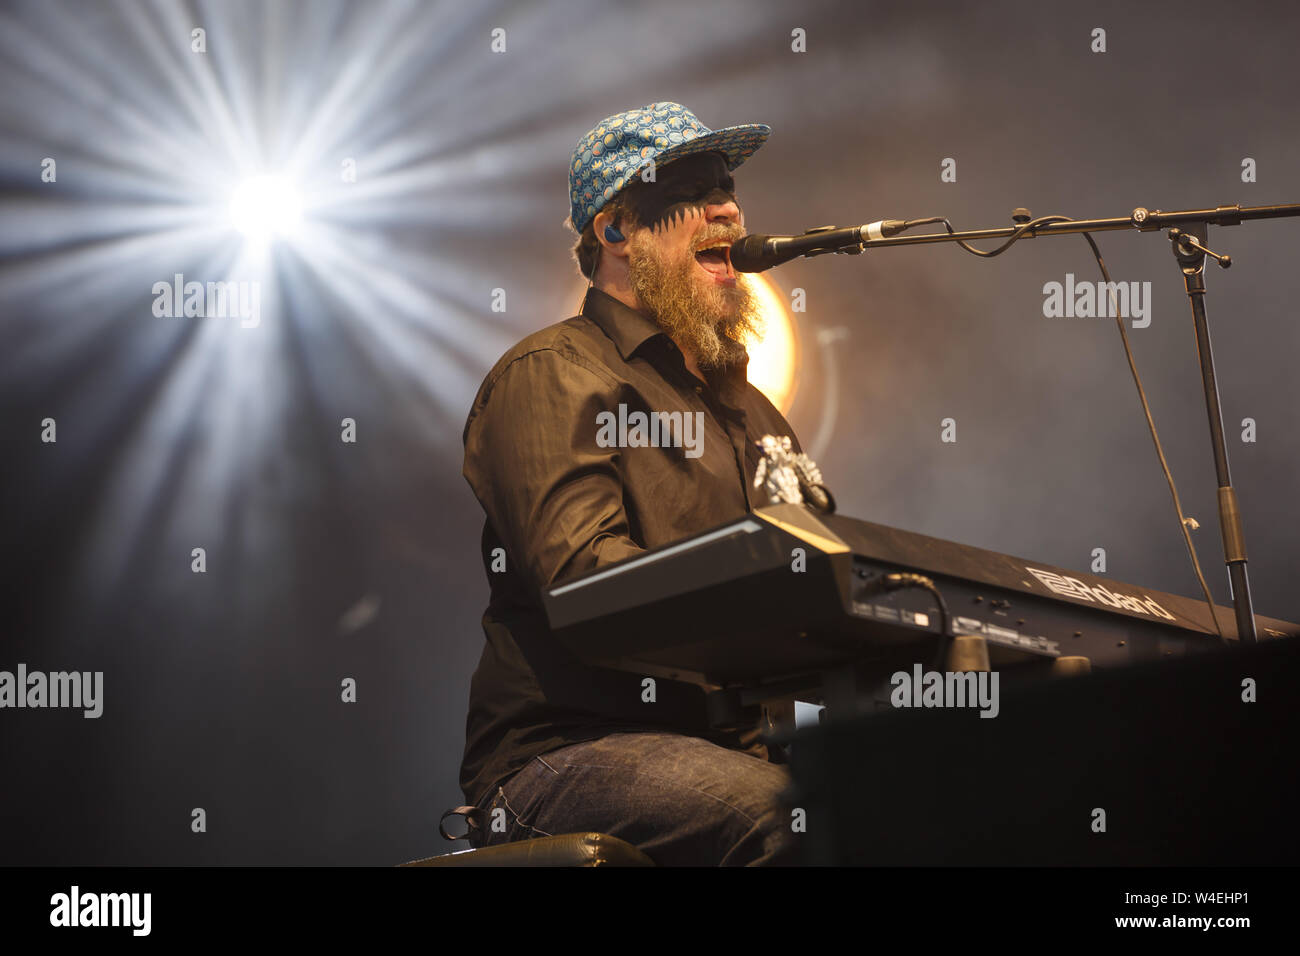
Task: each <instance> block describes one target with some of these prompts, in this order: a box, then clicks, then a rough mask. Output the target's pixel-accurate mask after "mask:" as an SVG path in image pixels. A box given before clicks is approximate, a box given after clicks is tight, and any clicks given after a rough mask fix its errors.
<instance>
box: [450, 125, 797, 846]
mask: <svg viewBox="0 0 1300 956" xmlns="http://www.w3.org/2000/svg"><path fill="white" fill-rule="evenodd" d="M769 132H770V129H769V128H768V127H767V126H761V125H748V126H735V127H729V128H726V129H720V130H716V131H714V130H710V129H709V128H707V127H705V126H704V125H703V124H702V123H700V121H699V120H698V119H697V118H696V117H695V115H694V114H693V113H691V112H690V111H689V110H687V109H686V108H685V107H683V106H681V105H680V104H677V103H667V102H663V103H653V104H651V105H649V106H646V107H643V108H641V109H637V110H629V111H627V112H625V113H620V114H617V115H615V116H611V117H608V118H606V119H605V120H603V121H602V122H600V123H599V124H597V125H596V127H595V128H594V129H592V130H591V131H590V132H589V133H588V134H587V135H586V136H584V137H583V138H582V139H581V140H579V142H578V145H577V148H576V149H575V150H574V152H573V156H572V159H571V161H570V163H569V198H570V207H571V208H570V216H569V222H570V223H571V225H572V227H573V228H574V229H575V230H576V231H577V232H578V234H579V237H580V238H579V239H578V242H577V246H576V248H575V255H576V258H577V260H578V265H579V268H580V270H581V271H582V273H583V275H584V276H585V277H587V278H588V279H589V280H590V286H589V288H588V290H587V294H586V297H585V299H584V301H583V303H582V307H581V310H580V314H579V315H577V316H574V317H573V318H570V319H567V320H565V321H563V322H559V323H558V324H555V325H552V326H550V327H548V328H545V329H542V330H541V331H540V332H535V333H533V334H532V335H529V336H528V337H527V338H525V339H524V340H523V341H522V342H520V343H519V344H518V345H516V346H515V347H514V348H512V349H511V350H510V351H509V352H507V353H506V354H505V355H504V356H503V357H502V358H501V360H500V361H499V362H497V364H496V365H495V366H494V367H493V369H492V370H491V371H490V372H489V373H488V376H487V378H486V379H485V380H484V382H483V385H482V387H481V389H480V390H479V393H478V396H477V397H476V398H475V401H474V405H473V408H472V409H471V411H470V415H469V419H468V421H467V422H466V425H465V434H464V439H465V467H464V474H465V478H466V480H467V481H468V482H469V484H470V487H471V488H472V489H473V491H474V494H475V496H476V497H477V498H478V501H479V503H480V504H481V505H482V506H483V511H484V513H485V515H486V521H485V523H484V528H483V539H482V553H483V562H484V567H485V569H486V570H487V577H488V581H489V583H490V585H491V599H490V603H489V606H488V608H487V611H486V613H485V614H484V617H483V630H484V634H485V635H486V638H487V643H486V646H485V647H484V649H483V654H482V658H481V659H480V662H479V666H478V669H477V670H476V671H475V673H474V677H473V681H472V683H471V687H470V700H469V714H468V717H467V719H466V743H465V753H464V758H463V762H462V765H461V781H460V782H461V788H462V789H463V790H464V793H465V799H466V801H467V802H468V803H470V804H472V805H473V806H474V807H475V808H476V811H475V813H473V814H466V815H467V816H468V817H469V819H470V823H471V827H470V841H471V844H472V845H474V846H476V847H481V846H488V845H495V844H498V843H503V842H509V841H512V840H520V839H528V838H532V837H540V836H549V835H558V834H562V833H573V832H585V831H595V832H602V833H608V834H611V835H613V836H616V837H619V838H621V839H624V840H627V841H628V842H630V843H632V844H634V845H636V846H637V847H638V848H640V849H641V850H642V851H643V852H644V853H646V854H647V855H648V856H649V857H650V858H651V859H652V860H654V861H655V862H656V863H657V864H659V865H757V864H771V863H791V862H797V857H796V856H795V852H796V848H795V846H794V843H793V838H792V837H791V835H790V824H789V819H788V817H787V816H786V814H785V813H784V811H783V809H782V807H781V805H780V802H779V795H780V793H781V791H782V790H784V789H785V787H786V786H788V784H789V776H788V772H787V771H786V768H785V767H784V766H783V765H781V763H782V761H783V759H784V755H783V754H782V753H781V752H780V751H779V750H778V749H777V748H776V747H772V748H771V749H769V748H768V747H767V746H766V745H765V744H764V743H763V742H762V740H761V739H760V736H759V733H758V729H757V726H756V725H755V726H751V727H748V728H743V727H733V728H715V727H711V726H710V725H709V724H708V722H707V721H706V720H705V719H704V714H703V708H702V706H701V703H702V695H700V694H696V695H694V696H693V695H691V694H689V693H677V692H674V691H673V690H672V682H671V681H670V682H666V683H665V682H660V685H659V686H660V688H661V691H660V693H659V694H658V695H657V698H656V700H654V701H647V700H646V699H644V698H643V694H642V690H643V687H642V683H641V677H640V676H638V675H635V674H622V673H618V672H615V671H610V670H604V669H599V668H592V667H587V666H584V665H583V664H581V663H580V662H579V661H577V660H576V659H575V658H574V657H573V656H572V655H570V654H569V653H568V652H566V651H565V650H564V649H563V648H562V647H561V646H560V645H559V643H558V642H557V641H556V639H555V637H554V636H553V635H552V634H551V632H550V630H549V627H548V624H547V620H546V615H545V613H544V611H543V609H542V603H541V598H540V594H541V591H542V589H543V588H546V587H548V586H550V585H552V584H555V583H556V582H559V581H562V580H564V579H566V578H569V577H572V576H574V575H577V574H581V573H583V572H587V571H590V570H592V569H594V568H599V567H602V566H604V565H608V564H610V563H612V562H615V561H620V560H623V559H625V558H630V557H632V556H634V555H639V554H642V553H644V552H645V551H647V550H649V549H652V548H658V547H661V546H663V545H667V544H670V543H672V542H673V541H677V540H679V539H681V538H684V537H687V536H689V535H692V534H696V533H698V532H700V531H704V530H707V529H709V528H712V527H716V526H717V525H720V524H722V523H724V522H726V521H729V520H732V519H734V518H736V517H738V516H741V515H743V514H745V513H746V512H747V511H749V510H751V509H752V508H753V507H756V506H761V505H763V504H766V502H765V501H762V500H758V498H757V495H758V492H756V491H755V490H754V489H753V480H754V475H755V471H756V469H757V467H758V462H759V460H760V453H759V450H758V447H757V445H756V442H757V441H758V440H759V439H760V438H762V436H764V435H767V434H772V435H777V436H784V435H788V436H790V437H791V439H792V443H793V447H794V449H795V450H796V451H798V450H799V447H798V442H797V440H795V439H794V432H793V429H792V428H791V427H790V425H789V423H788V422H787V421H786V420H785V418H784V417H783V416H782V415H781V413H780V412H779V411H778V410H777V409H776V408H775V407H773V405H772V404H771V403H770V402H769V401H768V400H767V399H766V398H765V397H764V396H763V395H762V393H761V392H759V391H758V389H756V388H755V387H754V386H753V385H751V384H750V383H749V381H748V380H747V378H746V366H747V363H748V360H749V358H748V354H747V352H746V350H745V348H744V346H743V345H742V344H741V340H742V339H743V338H745V337H746V336H747V335H750V334H751V333H754V332H756V331H758V321H757V309H756V303H755V298H754V294H753V292H752V290H751V288H750V286H749V285H748V284H747V282H746V281H745V280H744V279H743V278H741V277H738V276H737V274H736V273H735V271H734V270H733V269H732V267H731V262H730V258H729V251H728V247H729V246H730V244H731V243H732V242H733V241H735V240H736V239H738V238H740V237H742V236H743V235H744V234H745V230H744V218H743V216H742V215H741V212H740V207H739V206H738V205H737V202H736V196H735V184H734V182H733V180H732V176H731V171H732V170H734V169H735V168H736V167H737V166H739V165H740V164H741V163H742V162H744V161H745V160H746V159H747V158H748V157H749V156H750V155H752V154H753V152H754V151H755V150H756V149H758V147H759V146H761V145H762V143H763V142H764V140H766V138H767V135H768V133H769ZM620 406H625V412H636V411H640V412H643V413H645V414H646V415H648V416H652V415H657V414H665V413H666V416H671V415H672V414H674V413H680V419H679V420H682V421H685V420H686V419H687V417H688V416H691V417H692V419H693V421H694V422H699V423H700V424H701V426H702V428H701V432H702V433H701V434H700V435H698V436H697V439H696V440H697V441H698V442H699V446H698V447H697V448H693V449H690V450H689V451H690V453H689V454H688V449H686V448H684V447H682V442H681V441H660V442H658V443H657V444H649V443H646V442H644V441H640V442H632V441H627V442H624V443H622V444H621V445H619V444H614V445H612V446H611V443H610V442H609V441H607V440H598V434H605V435H607V433H608V430H607V429H606V430H605V431H604V432H602V430H601V427H600V425H599V422H600V421H601V420H605V421H608V420H609V417H610V414H611V413H612V414H614V415H617V414H618V412H619V409H620ZM666 416H665V419H664V420H668V419H667V417H666ZM727 619H728V614H727V608H726V607H718V608H716V621H715V622H714V626H716V627H718V628H723V627H726V626H727ZM498 809H500V810H503V811H504V815H503V814H496V813H494V811H496V810H498ZM494 819H495V820H500V819H504V820H505V823H506V826H505V829H504V831H499V830H498V829H495V828H493V827H492V826H491V822H492V821H493V820H494Z"/></svg>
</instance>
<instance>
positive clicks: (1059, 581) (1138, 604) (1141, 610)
mask: <svg viewBox="0 0 1300 956" xmlns="http://www.w3.org/2000/svg"><path fill="white" fill-rule="evenodd" d="M1025 570H1026V571H1028V572H1029V573H1030V574H1032V575H1033V576H1034V577H1036V578H1038V580H1039V581H1041V582H1043V584H1044V585H1046V586H1047V589H1048V590H1049V591H1051V592H1053V593H1055V594H1059V595H1061V597H1069V598H1075V599H1077V600H1080V601H1091V602H1093V603H1094V604H1104V605H1106V606H1107V607H1114V608H1122V609H1123V610H1125V611H1134V612H1136V613H1138V614H1150V615H1153V616H1154V617H1162V618H1164V619H1165V620H1166V621H1172V620H1174V616H1173V615H1172V614H1170V613H1169V612H1168V611H1166V610H1165V609H1164V608H1162V607H1161V606H1160V605H1159V604H1157V603H1156V602H1155V600H1154V599H1152V598H1149V597H1141V598H1137V597H1133V596H1131V595H1128V594H1116V593H1115V592H1114V591H1111V590H1109V589H1107V588H1104V587H1102V586H1101V585H1100V584H1099V585H1097V586H1096V587H1092V586H1090V585H1088V584H1085V583H1084V582H1083V581H1080V580H1079V579H1078V578H1067V577H1066V576H1065V575H1063V574H1057V573H1056V572H1055V571H1040V570H1039V569H1038V568H1030V567H1026V568H1025Z"/></svg>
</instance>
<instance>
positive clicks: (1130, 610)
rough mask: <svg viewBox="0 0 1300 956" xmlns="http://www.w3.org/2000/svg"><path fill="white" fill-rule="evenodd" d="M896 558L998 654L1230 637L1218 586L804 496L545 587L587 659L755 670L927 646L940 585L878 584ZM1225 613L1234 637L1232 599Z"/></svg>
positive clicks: (549, 608)
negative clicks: (902, 525) (967, 535)
mask: <svg viewBox="0 0 1300 956" xmlns="http://www.w3.org/2000/svg"><path fill="white" fill-rule="evenodd" d="M896 571H910V572H915V573H919V574H923V575H925V576H926V577H928V578H930V579H931V580H932V581H933V582H934V584H935V586H936V587H937V588H938V590H939V592H940V593H941V594H943V596H944V598H945V601H946V603H947V606H948V610H949V612H950V614H951V616H952V629H953V632H954V633H956V634H980V635H983V636H984V638H985V639H986V640H987V642H988V647H989V651H990V658H991V660H992V663H993V664H994V666H995V667H998V666H1005V665H1007V664H1014V663H1018V662H1019V663H1025V662H1033V661H1039V662H1043V661H1047V660H1050V659H1051V658H1055V657H1060V656H1076V655H1078V656H1084V657H1087V658H1089V659H1090V661H1091V662H1092V666H1093V667H1095V668H1103V669H1104V668H1108V667H1120V666H1124V665H1127V664H1132V663H1137V662H1140V661H1147V660H1157V659H1162V658H1170V657H1175V656H1181V655H1186V654H1192V653H1196V652H1198V651H1204V650H1210V649H1213V648H1217V647H1221V646H1222V642H1221V640H1220V638H1219V636H1218V634H1217V633H1216V631H1215V628H1214V625H1213V623H1212V620H1211V617H1210V612H1209V608H1208V607H1207V606H1206V604H1205V602H1204V601H1200V600H1193V599H1191V598H1186V597H1181V596H1179V595H1176V594H1166V593H1163V592H1160V591H1153V590H1151V589H1150V588H1146V587H1142V586H1139V585H1133V584H1125V583H1122V582H1119V581H1114V580H1111V579H1109V578H1104V577H1099V576H1097V575H1092V574H1087V573H1084V572H1081V571H1070V570H1065V569H1062V568H1057V567H1053V566H1052V565H1048V564H1044V563H1043V562H1041V561H1030V560H1026V559H1023V558H1016V557H1012V556H1010V555H1005V554H999V553H997V552H994V551H984V550H981V549H979V548H972V547H968V546H966V545H961V544H955V543H953V542H950V541H944V540H942V539H939V538H931V537H927V536H925V535H920V534H914V533H912V532H908V531H902V530H899V529H897V528H889V527H886V526H884V525H878V524H873V523H871V522H868V521H859V520H856V519H853V518H849V517H845V516H843V515H823V514H818V513H814V512H812V511H810V510H809V509H808V508H806V507H804V506H802V505H793V504H783V505H774V506H772V507H767V508H760V509H757V510H756V511H754V512H752V513H750V514H747V515H745V516H743V517H740V518H737V519H736V520H734V521H729V522H727V523H726V524H724V525H721V526H719V527H717V528H714V529H713V530H711V531H706V532H703V533H701V534H698V535H695V536H693V537H690V538H686V539H683V540H681V541H678V542H676V543H674V544H671V545H668V546H665V547H662V548H658V549H656V550H654V551H650V552H647V553H646V554H644V555H638V556H636V557H633V558H628V559H626V560H624V561H620V562H618V563H617V564H611V565H607V566H605V567H602V568H599V569H597V570H595V571H591V572H589V573H587V574H584V575H582V576H580V577H576V578H571V579H569V580H566V581H563V582H560V583H558V584H555V585H552V586H551V587H549V588H546V589H544V591H543V595H542V598H543V603H544V606H545V609H546V614H547V617H548V619H549V621H550V625H551V628H552V630H553V631H554V632H555V634H556V637H557V639H558V640H559V641H560V642H561V643H562V644H564V645H565V646H566V647H567V648H568V649H569V650H571V651H572V652H573V653H574V654H575V655H577V656H578V658H579V659H581V660H583V661H584V662H586V663H588V664H593V665H597V666H609V667H618V668H622V669H628V668H630V667H635V666H637V665H648V666H650V667H658V668H661V669H667V670H669V671H680V672H683V673H690V674H693V675H696V676H703V677H704V678H706V679H707V680H708V681H709V682H711V683H717V684H720V685H721V684H734V683H752V682H755V681H770V680H773V679H777V678H781V677H784V676H789V675H795V674H802V673H815V672H819V671H826V670H829V669H833V668H836V667H841V666H843V665H845V664H849V663H860V662H867V663H870V662H871V661H873V660H875V661H879V662H880V663H881V664H886V663H888V662H894V661H901V660H904V659H909V658H910V659H912V660H921V659H923V658H922V657H920V655H922V654H924V653H926V652H927V649H933V648H934V647H935V646H936V643H937V640H938V636H939V632H940V624H939V614H938V612H939V608H938V605H937V602H936V601H935V598H934V597H933V596H932V595H931V594H930V593H928V592H927V591H924V590H903V591H894V592H889V593H884V594H876V593H871V594H870V596H867V593H868V592H869V591H870V589H869V588H865V587H864V585H865V584H866V583H867V582H868V581H871V580H872V579H874V578H876V577H878V576H879V575H882V574H888V573H891V572H896ZM1217 612H1218V620H1219V625H1220V627H1221V628H1222V630H1223V635H1224V638H1225V639H1226V640H1227V641H1229V642H1231V643H1233V644H1235V643H1236V639H1237V633H1236V623H1235V619H1234V616H1233V611H1232V609H1231V608H1226V607H1221V606H1220V607H1218V608H1217ZM1256 627H1257V631H1258V636H1259V639H1260V640H1261V641H1265V640H1268V639H1270V638H1277V637H1287V636H1300V626H1297V625H1296V624H1292V623H1290V622H1287V621H1279V620H1274V619H1272V618H1268V617H1263V616H1262V615H1256Z"/></svg>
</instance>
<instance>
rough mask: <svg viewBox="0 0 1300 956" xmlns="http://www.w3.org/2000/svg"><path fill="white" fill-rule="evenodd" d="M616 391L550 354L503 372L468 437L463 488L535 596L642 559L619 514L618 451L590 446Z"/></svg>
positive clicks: (531, 356)
mask: <svg viewBox="0 0 1300 956" xmlns="http://www.w3.org/2000/svg"><path fill="white" fill-rule="evenodd" d="M616 399H617V385H616V384H615V383H612V382H610V383H607V382H606V381H605V378H604V377H603V376H601V375H599V374H598V373H597V372H595V371H593V370H592V369H590V368H587V367H586V366H584V365H581V364H578V363H577V362H574V361H571V360H570V359H568V358H566V357H565V356H564V355H562V354H561V353H559V352H557V351H555V350H553V349H539V350H537V351H533V352H529V353H527V354H525V355H523V356H521V357H519V358H517V359H515V360H514V361H513V362H511V363H510V365H508V366H507V367H506V368H505V369H504V371H502V372H501V374H500V375H499V376H498V377H497V379H496V380H495V382H493V383H492V385H491V387H490V388H489V389H488V390H486V392H485V393H484V394H483V395H481V396H480V398H479V400H478V402H476V404H475V410H474V412H473V413H472V414H471V416H470V420H469V422H468V423H467V425H466V428H465V470H464V474H465V479H466V480H467V481H468V482H469V484H470V487H471V488H472V489H473V491H474V495H475V496H476V497H477V498H478V500H479V503H480V504H481V505H482V506H483V510H484V512H485V513H486V515H487V519H488V521H489V522H490V523H491V525H492V527H493V528H494V529H495V531H496V533H497V535H498V536H499V537H500V539H501V541H502V543H503V545H504V546H505V549H506V560H507V561H509V562H511V563H512V565H513V567H514V568H515V569H516V570H518V571H522V573H523V575H524V576H525V578H526V580H527V583H528V584H529V585H531V586H532V587H535V588H537V589H539V590H540V589H541V588H544V587H547V586H549V585H551V584H553V583H555V582H556V581H559V580H562V579H564V578H569V577H573V576H574V575H577V574H581V573H582V572H584V571H589V570H591V569H592V568H595V567H599V566H600V565H604V564H611V563H613V562H615V561H620V560H622V559H623V558H627V557H630V556H632V555H634V554H641V553H643V552H644V551H645V549H644V548H642V547H641V546H639V545H638V544H637V543H636V542H635V541H633V540H632V538H631V536H630V533H629V525H628V518H627V513H626V512H625V510H624V507H623V484H622V479H621V476H620V473H619V467H618V466H619V460H618V459H619V454H620V450H619V449H618V448H602V447H600V446H599V445H598V444H597V442H596V436H597V433H598V424H597V418H596V416H597V414H598V413H600V412H603V411H608V410H611V409H612V408H614V407H616V405H617V401H616Z"/></svg>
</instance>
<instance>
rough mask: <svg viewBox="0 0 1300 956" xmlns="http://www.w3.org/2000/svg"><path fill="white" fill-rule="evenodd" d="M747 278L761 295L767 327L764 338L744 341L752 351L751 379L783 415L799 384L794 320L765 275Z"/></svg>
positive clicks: (761, 304)
mask: <svg viewBox="0 0 1300 956" xmlns="http://www.w3.org/2000/svg"><path fill="white" fill-rule="evenodd" d="M746 278H747V279H748V280H749V282H750V283H751V284H752V285H753V287H754V291H755V292H756V293H757V294H758V301H759V312H760V314H761V315H762V316H763V322H764V326H765V328H764V332H763V337H762V338H761V339H753V338H750V339H747V340H746V341H745V342H744V346H745V349H746V350H747V351H748V352H749V380H750V382H752V383H753V384H754V387H755V388H757V389H758V390H759V391H760V392H762V393H763V394H764V395H766V396H767V400H768V401H770V402H771V403H772V404H773V405H775V406H776V407H777V408H779V409H780V410H781V412H782V413H783V414H784V413H785V412H788V411H789V410H790V406H791V405H792V404H794V393H795V387H796V386H797V385H798V372H799V338H798V336H797V335H796V334H795V327H794V319H793V316H791V314H790V311H789V309H787V308H786V299H785V296H783V295H782V294H781V293H780V292H778V291H777V289H776V287H775V286H774V285H772V283H771V282H770V281H769V280H768V278H767V277H766V276H761V275H758V274H756V273H748V274H747V275H746Z"/></svg>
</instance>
